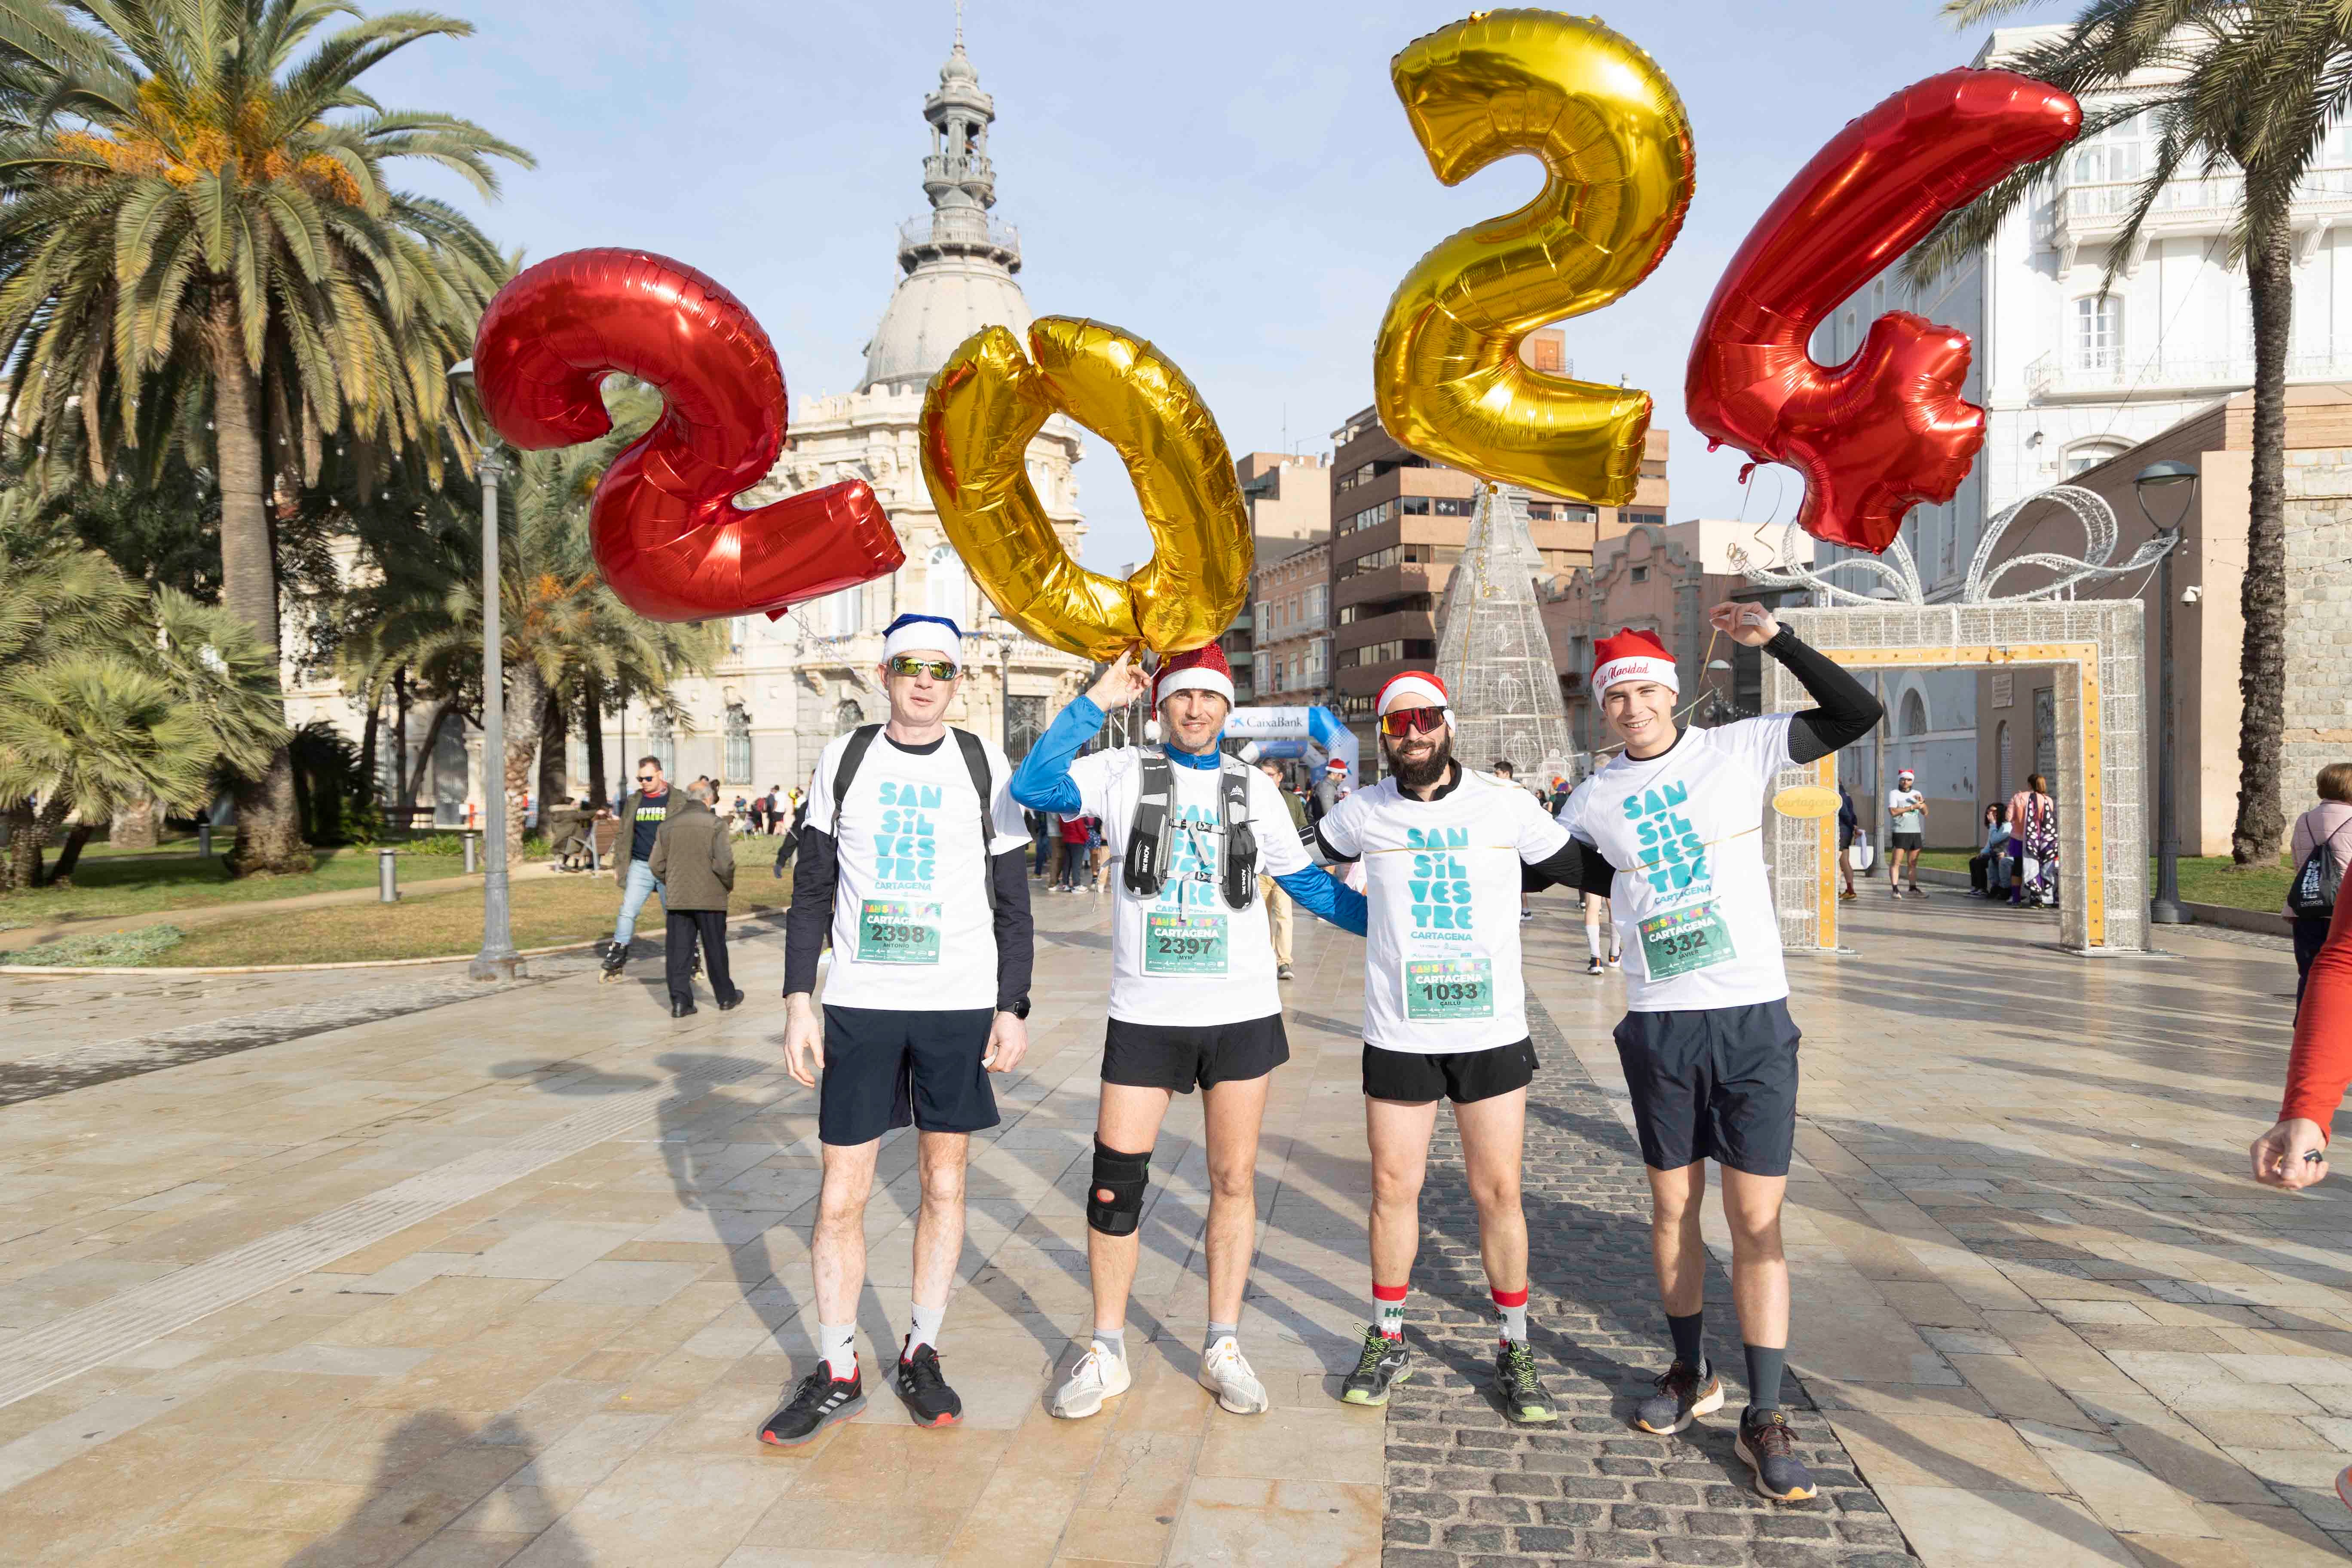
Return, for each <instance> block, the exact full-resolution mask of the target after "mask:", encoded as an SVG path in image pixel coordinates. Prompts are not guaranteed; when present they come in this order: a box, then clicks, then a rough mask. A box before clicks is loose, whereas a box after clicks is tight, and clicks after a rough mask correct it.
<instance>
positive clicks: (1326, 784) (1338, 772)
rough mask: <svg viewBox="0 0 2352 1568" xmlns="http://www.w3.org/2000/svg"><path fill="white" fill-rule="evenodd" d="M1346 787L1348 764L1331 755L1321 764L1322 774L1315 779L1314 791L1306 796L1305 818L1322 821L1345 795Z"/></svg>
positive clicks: (1347, 784)
mask: <svg viewBox="0 0 2352 1568" xmlns="http://www.w3.org/2000/svg"><path fill="white" fill-rule="evenodd" d="M1348 788H1349V779H1348V764H1347V763H1343V762H1341V761H1340V760H1339V758H1337V757H1333V758H1332V759H1331V760H1330V761H1328V762H1327V763H1324V764H1323V776H1322V777H1321V778H1319V779H1317V780H1316V781H1315V792H1314V794H1312V795H1309V796H1308V797H1307V821H1309V822H1320V821H1322V820H1323V818H1324V816H1325V814H1327V813H1328V812H1329V811H1330V809H1331V808H1332V807H1333V806H1335V805H1339V802H1340V801H1342V800H1343V799H1345V798H1346V797H1347V795H1348Z"/></svg>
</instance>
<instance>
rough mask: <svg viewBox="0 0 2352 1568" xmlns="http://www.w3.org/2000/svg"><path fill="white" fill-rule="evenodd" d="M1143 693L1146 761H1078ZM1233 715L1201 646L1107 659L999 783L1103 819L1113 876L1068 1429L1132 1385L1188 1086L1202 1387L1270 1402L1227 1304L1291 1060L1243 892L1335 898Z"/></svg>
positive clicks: (1332, 902)
mask: <svg viewBox="0 0 2352 1568" xmlns="http://www.w3.org/2000/svg"><path fill="white" fill-rule="evenodd" d="M1147 690H1149V691H1150V694H1151V699H1152V707H1153V709H1154V710H1155V711H1156V712H1157V714H1158V716H1159V720H1160V734H1161V736H1162V737H1163V739H1162V740H1161V741H1160V742H1159V743H1158V744H1153V745H1146V746H1122V747H1118V748H1117V749H1113V750H1105V751H1098V752H1093V753H1091V754H1090V755H1087V756H1083V757H1082V756H1079V755H1078V752H1079V751H1080V749H1081V748H1083V747H1084V746H1085V745H1086V744H1087V742H1089V741H1091V740H1093V739H1094V737H1095V736H1096V735H1097V733H1098V732H1099V731H1101V729H1102V726H1103V719H1104V715H1105V714H1106V713H1108V712H1111V711H1114V710H1118V709H1120V708H1123V707H1125V706H1126V705H1127V704H1128V703H1129V702H1131V701H1133V700H1135V699H1136V698H1138V697H1139V696H1141V695H1143V694H1144V692H1145V691H1147ZM1233 702H1234V678H1233V672H1232V670H1231V669H1230V668H1228V667H1227V666H1226V663H1225V656H1224V653H1223V650H1222V649H1220V648H1219V647H1217V645H1216V644H1214V643H1211V644H1209V645H1208V646H1206V647H1201V648H1196V649H1193V650H1192V651H1190V652H1186V653H1180V654H1176V655H1173V656H1172V657H1170V658H1164V659H1162V660H1161V661H1160V670H1159V675H1158V677H1157V679H1147V678H1146V677H1145V676H1144V674H1143V673H1142V672H1141V671H1140V670H1139V669H1137V668H1135V663H1134V659H1133V658H1132V657H1131V656H1130V655H1127V654H1122V655H1120V656H1119V658H1118V661H1117V662H1116V663H1114V664H1113V665H1112V666H1111V667H1110V668H1109V669H1108V670H1107V671H1106V672H1105V673H1104V674H1103V676H1102V678H1101V679H1098V680H1097V681H1096V682H1095V684H1094V687H1093V689H1091V690H1090V691H1088V692H1087V693H1086V694H1085V695H1083V696H1081V697H1079V698H1077V699H1076V700H1074V701H1072V702H1071V704H1070V705H1069V706H1068V707H1067V708H1065V709H1064V710H1062V711H1061V713H1060V714H1058V715H1057V716H1056V717H1055V720H1054V722H1053V724H1052V725H1051V726H1050V727H1049V728H1048V729H1047V730H1046V731H1045V735H1044V736H1043V737H1041V738H1040V739H1039V740H1038V742H1037V743H1036V745H1035V746H1034V748H1032V749H1031V751H1030V752H1029V755H1028V756H1027V757H1026V758H1025V759H1024V760H1023V762H1022V763H1021V769H1020V772H1019V773H1015V774H1014V775H1013V795H1014V796H1015V798H1017V799H1018V800H1019V801H1020V802H1021V804H1023V805H1027V806H1033V807H1035V808H1036V809H1038V810H1040V811H1053V812H1058V813H1060V814H1062V816H1065V817H1069V816H1096V817H1098V818H1100V819H1101V821H1102V823H1103V826H1104V829H1105V837H1106V838H1107V839H1108V843H1109V845H1110V847H1111V848H1112V849H1113V851H1115V852H1116V854H1117V856H1118V859H1119V861H1120V866H1121V872H1120V875H1119V877H1118V879H1116V881H1115V883H1114V885H1113V888H1112V890H1111V983H1110V1006H1109V1015H1110V1017H1109V1024H1108V1028H1107V1029H1106V1030H1105V1033H1104V1038H1103V1061H1102V1075H1101V1076H1102V1098H1101V1100H1100V1102H1099V1108H1098V1110H1097V1113H1096V1120H1095V1150H1094V1168H1093V1172H1092V1174H1091V1179H1090V1180H1089V1182H1088V1184H1087V1271H1088V1273H1089V1275H1090V1276H1091V1278H1092V1280H1093V1286H1094V1292H1093V1293H1094V1331H1093V1333H1092V1336H1091V1337H1090V1339H1089V1341H1088V1342H1087V1349H1086V1351H1085V1352H1084V1353H1083V1354H1081V1355H1080V1356H1079V1357H1078V1360H1077V1362H1076V1365H1075V1366H1073V1367H1072V1369H1071V1371H1070V1374H1069V1376H1068V1378H1067V1379H1066V1381H1064V1383H1063V1384H1062V1385H1061V1386H1060V1388H1058V1389H1057V1390H1056V1391H1055V1394H1054V1396H1053V1401H1052V1404H1051V1405H1050V1406H1049V1408H1050V1409H1051V1411H1052V1413H1053V1414H1054V1415H1056V1416H1060V1417H1063V1418H1065V1419H1075V1418H1077V1417H1082V1416H1087V1415H1094V1414H1095V1413H1096V1412H1097V1411H1099V1410H1100V1409H1101V1408H1102V1406H1103V1402H1104V1401H1105V1400H1106V1399H1109V1398H1112V1397H1114V1396H1115V1395H1117V1394H1121V1393H1123V1392H1125V1391H1126V1389H1127V1388H1128V1387H1129V1384H1130V1383H1131V1381H1132V1374H1131V1373H1129V1370H1128V1357H1127V1341H1126V1328H1127V1303H1128V1297H1129V1292H1130V1290H1131V1289H1132V1288H1133V1285H1134V1282H1135V1269H1136V1262H1137V1258H1138V1256H1139V1252H1140V1249H1141V1246H1140V1243H1141V1238H1140V1237H1139V1236H1138V1235H1137V1229H1138V1227H1139V1225H1140V1224H1141V1221H1142V1217H1143V1204H1144V1190H1145V1187H1146V1185H1147V1184H1148V1183H1149V1181H1150V1168H1151V1152H1152V1149H1153V1148H1154V1146H1155V1145H1156V1144H1157V1143H1158V1142H1159V1138H1160V1121H1161V1119H1162V1118H1164V1117H1165V1116H1166V1115H1167V1113H1168V1107H1169V1105H1170V1103H1171V1101H1172V1100H1174V1099H1175V1097H1176V1096H1177V1095H1180V1094H1190V1093H1192V1091H1193V1089H1196V1088H1197V1089H1200V1090H1201V1097H1202V1109H1203V1110H1204V1112H1205V1115H1206V1120H1207V1138H1206V1141H1207V1144H1208V1165H1209V1171H1208V1174H1209V1215H1208V1226H1207V1231H1206V1236H1205V1239H1204V1242H1203V1247H1204V1250H1205V1251H1206V1252H1207V1254H1208V1274H1209V1294H1208V1317H1209V1322H1208V1331H1207V1333H1206V1334H1205V1336H1204V1337H1203V1339H1202V1350H1201V1365H1200V1372H1199V1374H1198V1375H1199V1378H1200V1381H1201V1384H1202V1386H1203V1387H1205V1388H1207V1389H1208V1390H1209V1391H1210V1392H1211V1393H1213V1394H1215V1395H1216V1396H1217V1403H1218V1404H1219V1405H1221V1406H1223V1408H1224V1409H1226V1410H1228V1411H1230V1412H1232V1413H1233V1414H1234V1415H1255V1414H1256V1413H1258V1412H1261V1411H1263V1410H1265V1408H1266V1407H1267V1405H1268V1404H1269V1403H1270V1402H1269V1400H1268V1398H1267V1395H1266V1391H1265V1384H1262V1383H1261V1382H1259V1380H1258V1377H1257V1374H1256V1373H1255V1372H1254V1371H1252V1370H1251V1367H1250V1363H1249V1360H1248V1358H1247V1357H1246V1356H1244V1354H1243V1353H1242V1347H1241V1321H1242V1292H1243V1287H1244V1284H1245V1283H1246V1281H1247V1278H1248V1273H1249V1260H1250V1258H1251V1255H1252V1254H1253V1253H1254V1252H1255V1236H1256V1219H1257V1215H1256V1196H1255V1193H1256V1187H1255V1180H1256V1169H1257V1143H1258V1126H1259V1123H1260V1122H1261V1121H1263V1120H1264V1118H1265V1100H1266V1090H1267V1089H1268V1087H1269V1085H1270V1083H1271V1081H1272V1075H1273V1072H1274V1069H1275V1068H1278V1067H1280V1066H1281V1065H1282V1064H1283V1063H1284V1062H1286V1061H1287V1060H1289V1059H1290V1043H1289V1040H1288V1039H1287V1037H1286V1036H1285V1035H1284V1033H1283V1027H1282V994H1281V990H1280V987H1279V984H1278V983H1277V982H1276V978H1275V964H1274V944H1273V942H1272V941H1271V939H1270V937H1269V935H1268V931H1267V922H1266V917H1265V910H1263V909H1262V908H1260V907H1259V906H1260V903H1261V901H1262V900H1260V897H1259V885H1260V884H1259V881H1258V878H1259V876H1260V874H1261V873H1263V874H1265V875H1267V876H1271V877H1272V878H1273V879H1275V880H1276V882H1278V883H1280V884H1281V885H1282V888H1283V889H1284V890H1285V891H1286V892H1287V893H1289V895H1290V896H1291V897H1292V898H1294V899H1296V900H1297V901H1298V902H1299V904H1300V905H1301V906H1303V907H1304V908H1306V909H1307V910H1311V911H1313V912H1315V913H1317V914H1323V915H1327V916H1328V914H1330V913H1331V912H1332V910H1335V909H1336V908H1337V907H1338V905H1339V900H1340V896H1341V895H1340V892H1339V884H1338V883H1336V882H1334V881H1332V879H1330V878H1328V877H1327V876H1325V875H1324V874H1323V873H1322V872H1321V871H1318V870H1317V869H1316V868H1315V867H1314V866H1313V865H1312V864H1311V863H1310V862H1309V861H1308V859H1307V851H1306V848H1305V847H1303V846H1302V845H1301V844H1300V843H1299V841H1298V835H1297V831H1296V830H1295V829H1294V828H1293V827H1292V826H1291V824H1290V814H1289V812H1288V811H1287V810H1286V809H1285V808H1284V806H1283V805H1282V802H1281V801H1280V800H1279V799H1277V798H1276V791H1275V788H1274V785H1273V784H1272V782H1271V781H1270V780H1268V779H1267V778H1266V777H1265V774H1263V773H1259V772H1258V771H1257V770H1256V769H1255V768H1251V767H1248V766H1246V765H1244V763H1242V762H1241V760H1240V759H1238V758H1234V757H1228V756H1225V755H1224V754H1223V752H1222V751H1221V750H1220V749H1219V745H1218V742H1219V741H1220V739H1221V738H1222V733H1223V728H1224V722H1225V716H1226V715H1227V714H1228V713H1230V712H1231V711H1232V710H1233ZM1357 929H1359V930H1360V929H1361V921H1358V924H1357Z"/></svg>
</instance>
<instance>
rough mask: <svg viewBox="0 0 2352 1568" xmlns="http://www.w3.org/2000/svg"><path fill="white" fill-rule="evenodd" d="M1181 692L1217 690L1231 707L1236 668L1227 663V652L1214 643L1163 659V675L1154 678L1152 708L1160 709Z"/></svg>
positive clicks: (1161, 666)
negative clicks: (1164, 703) (1162, 704)
mask: <svg viewBox="0 0 2352 1568" xmlns="http://www.w3.org/2000/svg"><path fill="white" fill-rule="evenodd" d="M1179 691H1213V692H1215V693H1216V694H1217V695H1218V696H1220V697H1222V698H1223V699H1224V700H1225V701H1226V703H1227V705H1229V706H1230V705H1231V704H1232V702H1233V700H1234V667H1233V666H1232V665H1230V664H1227V663H1226V662H1225V650H1224V649H1223V648H1221V647H1218V646H1217V645H1216V644H1215V643H1211V644H1209V645H1208V646H1207V647H1196V648H1188V649H1186V650H1185V651H1184V652H1182V653H1176V654H1170V655H1169V656H1168V657H1167V658H1163V659H1161V660H1160V673H1159V674H1157V675H1155V676H1153V677H1152V678H1151V705H1152V706H1153V707H1154V708H1157V707H1159V706H1160V704H1161V703H1162V702H1165V701H1167V700H1169V699H1170V698H1171V697H1173V696H1174V695H1175V694H1176V693H1178V692H1179Z"/></svg>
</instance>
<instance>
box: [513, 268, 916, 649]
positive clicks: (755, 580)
mask: <svg viewBox="0 0 2352 1568" xmlns="http://www.w3.org/2000/svg"><path fill="white" fill-rule="evenodd" d="M615 371H617V372H620V373H621V374H625V375H633V376H635V377H636V378H637V379H638V380H640V381H643V382H646V383H648V384H651V385H652V386H653V387H654V388H655V389H656V391H658V392H659V393H660V394H661V395H662V415H661V418H660V419H658V420H657V421H656V422H655V424H654V427H653V428H652V429H651V430H649V431H647V432H646V434H645V436H644V437H641V438H640V439H639V440H637V441H635V442H634V443H632V444H631V446H630V447H629V448H628V449H627V450H626V451H625V452H623V453H622V454H621V455H620V457H619V458H615V459H614V463H613V466H612V467H611V468H607V469H606V470H605V471H604V479H602V480H601V481H599V482H598V484H597V486H596V495H595V499H594V500H593V501H592V502H591V503H590V507H589V534H590V542H591V546H592V548H593V551H594V552H595V556H596V566H597V570H598V571H600V572H601V573H603V574H604V581H605V583H606V584H608V585H610V586H611V588H612V590H613V592H614V594H615V595H618V596H619V598H620V600H621V602H622V603H623V604H625V605H628V606H629V608H631V609H633V610H635V611H636V612H637V614H639V615H641V616H646V617H648V618H649V619H652V620H656V621H698V620H704V619H708V618H709V617H713V616H741V615H750V614H752V613H754V612H764V613H766V614H767V615H769V616H781V615H782V614H783V613H784V611H785V609H786V608H787V607H789V606H790V605H796V604H799V603H801V602H803V600H807V599H813V598H815V597H816V596H818V595H821V594H829V593H832V592H833V591H834V590H835V589H837V588H846V587H849V586H851V585H853V584H858V583H865V582H869V581H871V580H872V579H874V578H876V577H880V576H883V575H885V574H887V573H891V572H895V571H897V570H898V566H899V565H900V563H903V562H904V561H905V560H906V552H904V550H902V549H901V548H900V546H899V543H898V532H897V531H896V530H895V529H893V528H892V527H891V526H890V520H889V519H888V518H887V517H886V516H884V515H883V511H882V506H881V503H880V502H878V501H877V500H875V499H874V491H873V490H872V489H870V488H868V487H867V485H866V482H865V481H864V480H862V479H848V480H845V481H843V482H842V483H840V484H835V485H827V486H825V487H824V488H823V489H814V490H807V491H804V492H803V493H802V494H799V495H795V496H787V497H785V498H784V499H783V500H780V501H777V502H775V503H774V504H773V505H771V506H763V507H760V508H757V509H756V510H751V511H746V510H742V509H741V508H739V507H738V506H736V504H735V498H736V497H737V496H738V495H740V494H741V493H742V492H743V491H744V490H746V489H750V488H751V486H753V485H755V484H757V483H759V482H760V481H761V479H765V478H767V476H768V470H769V469H770V468H773V467H774V466H775V462H776V457H777V455H778V454H779V453H781V452H782V450H783V446H784V429H785V426H784V406H785V405H784V373H783V367H782V364H780V363H778V361H777V358H776V350H775V346H774V345H773V344H772V343H771V342H769V341H768V334H767V333H766V332H764V331H761V328H760V323H759V322H758V321H754V320H752V318H751V311H750V310H746V309H744V307H743V302H742V301H741V300H738V299H736V298H735V296H734V295H732V294H730V293H729V292H728V291H727V290H726V289H722V288H720V287H719V285H718V284H716V283H714V282H712V281H711V280H710V279H708V278H706V277H704V276H703V275H702V274H701V273H699V272H697V271H696V270H694V268H690V267H688V266H685V265H683V264H682V263H679V262H676V261H672V260H670V259H669V258H667V257H663V256H656V255H654V254H653V253H652V252H651V251H646V250H618V249H614V250H574V251H570V252H567V253H566V254H564V255H562V256H557V257H552V258H549V259H548V260H546V261H542V262H541V263H540V264H539V265H538V266H536V267H533V268H529V269H528V270H526V271H524V272H521V273H519V274H517V275H516V277H515V278H514V279H512V280H511V281H510V282H509V283H508V284H507V286H506V287H505V288H503V289H499V294H498V298H496V299H494V300H491V301H490V308H489V309H488V310H486V311H484V312H483V314H482V324H481V328H480V331H478V332H477V333H476V334H475V340H474V377H475V381H476V383H477V384H478V385H479V386H480V388H481V394H482V409H483V412H484V413H485V414H486V415H488V417H489V421H490V423H491V424H492V425H493V426H497V428H498V432H499V435H501V436H503V437H506V438H507V439H508V440H509V441H511V442H512V443H514V444H515V445H516V446H518V447H524V448H526V449H529V450H533V451H536V450H541V449H543V448H546V447H570V446H573V445H576V444H577V443H579V442H582V441H592V440H594V439H595V438H596V437H599V436H602V435H604V433H605V432H606V431H608V430H610V429H611V428H612V427H613V422H612V420H611V419H610V418H608V417H607V416H605V413H604V399H603V397H602V396H600V395H598V391H597V388H598V387H599V386H601V385H602V384H603V383H604V377H605V376H607V375H609V374H613V373H614V372H615Z"/></svg>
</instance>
